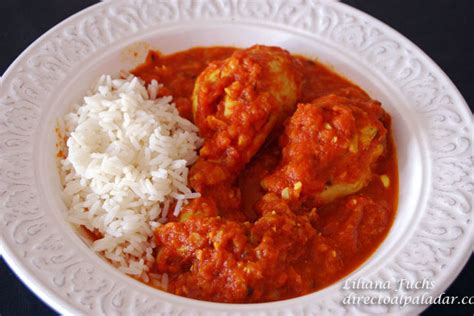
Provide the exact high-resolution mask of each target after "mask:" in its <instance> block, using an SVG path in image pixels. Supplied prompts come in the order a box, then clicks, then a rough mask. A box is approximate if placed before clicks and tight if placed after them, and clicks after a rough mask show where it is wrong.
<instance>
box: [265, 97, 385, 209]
mask: <svg viewBox="0 0 474 316" xmlns="http://www.w3.org/2000/svg"><path fill="white" fill-rule="evenodd" d="M384 115H386V114H385V112H384V111H383V110H382V108H381V106H380V103H378V102H376V101H362V100H360V101H359V100H354V99H347V98H344V97H340V96H335V95H329V96H326V97H322V98H319V99H317V100H315V101H313V102H312V103H308V104H299V105H298V108H297V110H296V112H295V114H294V115H293V116H292V117H291V119H290V120H289V121H288V123H287V125H286V128H285V133H284V134H283V136H282V138H281V140H280V143H281V146H282V148H283V157H282V161H281V162H280V165H279V166H278V167H277V169H276V171H275V172H274V173H273V174H271V175H269V176H267V177H266V178H264V179H263V180H262V186H263V187H264V189H266V190H268V191H272V192H277V193H279V194H281V196H282V197H283V198H284V199H287V200H291V199H298V200H308V199H309V200H312V201H314V202H315V203H316V205H322V204H326V203H329V202H331V201H333V200H335V199H337V198H339V197H342V196H346V195H348V194H352V193H354V192H357V191H359V190H360V189H362V188H363V187H365V186H366V185H367V183H368V182H369V180H370V178H371V176H372V171H371V167H372V165H373V163H374V162H375V161H376V160H377V158H379V157H380V156H381V155H382V153H383V152H384V149H385V143H386V133H387V130H386V129H385V127H384V125H383V123H382V121H381V119H383V117H384Z"/></svg>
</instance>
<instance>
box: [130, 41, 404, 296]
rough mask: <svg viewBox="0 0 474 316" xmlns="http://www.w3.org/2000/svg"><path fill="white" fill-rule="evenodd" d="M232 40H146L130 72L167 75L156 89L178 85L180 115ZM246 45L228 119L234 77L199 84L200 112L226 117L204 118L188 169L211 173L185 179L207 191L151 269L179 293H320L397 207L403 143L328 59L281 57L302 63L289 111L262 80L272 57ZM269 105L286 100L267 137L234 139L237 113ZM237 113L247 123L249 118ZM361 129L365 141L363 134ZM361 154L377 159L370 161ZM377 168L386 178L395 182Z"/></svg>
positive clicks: (376, 240)
mask: <svg viewBox="0 0 474 316" xmlns="http://www.w3.org/2000/svg"><path fill="white" fill-rule="evenodd" d="M236 51H238V50H237V49H235V48H228V47H210V48H193V49H190V50H187V51H182V52H178V53H175V54H172V55H161V54H160V53H159V52H155V51H150V52H149V54H148V56H147V58H146V61H145V63H144V64H143V65H141V66H139V67H138V68H136V69H134V70H133V71H132V73H134V74H135V75H137V76H139V77H141V78H142V79H144V80H145V81H147V82H150V81H151V80H152V79H156V80H157V81H158V82H160V83H162V84H163V85H164V88H162V89H161V90H160V92H159V93H160V95H173V96H174V100H175V103H176V105H177V107H178V109H179V111H180V114H181V115H182V116H183V117H186V118H188V119H190V120H192V119H193V108H192V94H193V90H194V86H195V82H196V79H197V78H198V76H200V74H201V73H202V72H203V71H204V70H205V69H207V70H206V71H207V72H208V73H209V69H218V68H219V67H224V66H222V65H224V63H225V62H222V61H223V60H225V59H227V58H229V57H230V56H231V55H232V54H233V53H234V52H236ZM239 54H240V55H239ZM246 54H247V51H242V53H238V54H237V55H232V56H234V57H235V56H237V57H235V58H236V60H238V65H239V66H237V67H240V66H242V65H243V66H242V67H247V68H245V69H246V70H245V71H247V72H248V73H249V74H250V75H248V74H246V73H244V72H236V73H239V74H238V75H234V77H233V79H232V80H234V81H239V80H240V79H242V78H245V80H241V81H240V83H239V84H237V85H234V86H233V89H234V88H235V87H236V86H237V88H236V89H237V92H235V91H233V92H232V93H234V92H235V93H236V95H239V96H240V98H241V99H238V100H239V102H240V101H242V102H241V103H239V105H238V106H237V107H236V108H235V110H234V111H235V112H233V113H232V117H231V118H228V117H226V116H225V115H223V113H224V112H222V111H224V110H225V109H223V108H222V107H223V104H224V103H223V101H222V100H221V99H220V97H219V93H221V94H222V93H223V92H222V91H221V90H223V89H224V88H225V87H229V84H230V83H231V82H232V80H231V79H229V78H228V77H225V78H222V80H221V81H219V83H218V84H217V83H216V85H213V84H209V85H208V87H206V88H205V89H204V90H205V91H204V92H202V91H201V94H202V95H201V98H203V99H204V100H205V101H206V102H208V103H206V104H211V105H210V107H209V111H208V112H206V116H205V117H204V120H203V122H208V117H210V116H212V119H217V120H218V121H219V122H220V123H219V124H221V125H218V127H216V128H215V129H214V130H213V129H212V128H213V127H212V126H211V128H209V126H206V127H205V128H204V127H202V124H201V123H199V122H197V124H198V127H200V129H201V131H202V132H205V133H204V134H205V141H206V142H207V144H213V145H212V146H207V147H206V143H205V145H204V147H203V148H205V149H201V153H200V155H201V158H200V161H199V162H198V163H197V164H196V165H195V166H193V169H192V170H191V177H192V176H193V174H203V175H205V177H204V178H205V179H197V180H196V178H194V179H193V178H191V179H190V181H191V184H192V185H193V188H194V189H195V190H197V191H199V192H201V193H202V195H203V198H200V199H197V200H194V201H192V202H191V203H190V204H188V205H187V206H185V207H184V208H183V209H182V212H181V215H180V216H179V218H170V222H169V223H168V224H166V225H163V226H161V227H159V228H158V229H157V231H156V233H155V236H156V239H157V244H158V247H157V260H156V271H154V272H158V273H167V274H168V275H169V286H168V291H170V292H172V293H175V294H178V295H182V296H187V297H192V298H197V299H201V300H209V301H219V302H238V303H252V302H266V301H275V300H281V299H286V298H291V297H295V296H300V295H304V294H307V293H311V292H314V291H316V290H319V289H321V288H324V287H326V286H328V285H330V284H331V283H333V282H335V281H337V280H338V279H341V278H342V277H344V276H346V275H347V274H349V273H350V272H352V271H353V270H354V269H356V268H357V267H358V266H359V265H361V264H362V263H363V262H364V261H365V260H367V258H368V257H370V256H371V255H372V254H373V253H374V251H375V250H376V249H377V247H378V246H379V245H380V244H381V243H382V241H383V240H384V238H385V237H386V235H387V233H388V231H389V229H390V227H391V225H392V223H393V220H394V217H395V213H396V208H397V197H398V170H397V159H396V150H395V146H394V143H393V139H392V136H391V135H392V127H391V121H390V116H389V115H388V114H387V113H385V112H384V111H383V109H382V108H381V107H380V104H379V103H378V102H376V101H373V100H371V99H370V97H369V96H368V95H367V94H366V93H365V92H364V91H363V90H362V89H360V88H359V87H358V86H356V85H355V84H353V83H351V82H350V81H348V80H347V79H345V78H343V77H341V76H340V75H338V74H336V73H334V72H333V71H331V70H330V69H329V68H327V67H326V66H324V65H322V64H320V63H318V62H316V61H313V60H310V59H308V58H305V57H302V56H293V57H292V58H293V59H294V62H295V65H292V64H291V65H287V64H283V66H282V67H284V68H285V71H286V70H288V69H290V68H291V69H292V67H296V68H295V69H296V70H297V71H296V72H295V73H297V74H298V75H295V76H294V78H293V77H292V75H289V78H290V79H294V80H295V82H296V83H298V87H299V88H298V89H299V91H298V99H297V103H299V105H298V106H297V107H296V106H295V107H294V108H293V109H291V111H290V112H289V113H287V112H285V111H287V109H283V110H282V108H281V107H278V104H279V103H278V102H277V101H275V100H274V99H272V97H271V96H270V97H269V96H267V95H265V92H264V91H265V89H266V88H268V86H271V84H272V82H271V81H268V82H267V81H265V80H266V79H268V78H271V76H273V74H272V75H266V74H265V73H264V72H265V71H264V70H261V69H260V68H262V69H264V67H265V62H266V61H262V60H261V59H259V57H258V56H257V57H255V56H254V57H248V56H246ZM249 55H250V53H249ZM252 58H254V59H252ZM284 58H286V57H284ZM253 62H255V63H256V65H254V64H252V63H253ZM259 63H260V64H259ZM209 65H211V66H209ZM262 65H263V66H262ZM208 66H209V67H208ZM206 67H208V68H206ZM212 67H214V68H212ZM286 67H288V69H286ZM248 69H250V70H248ZM291 69H290V70H291ZM254 71H256V73H253V72H254ZM260 72H261V73H260ZM262 73H263V74H262ZM252 74H255V76H257V77H252ZM289 74H290V73H289ZM299 75H301V80H302V81H301V84H300V82H299V80H300V79H298V78H299ZM246 76H248V77H246ZM258 76H260V77H258ZM262 76H263V77H262ZM265 76H268V77H265ZM297 77H298V78H297ZM252 78H254V79H255V78H257V79H258V80H257V79H255V80H254V79H252ZM262 78H263V79H262ZM219 80H220V79H219ZM252 80H254V81H252ZM250 82H253V83H250ZM261 82H267V83H265V84H263V83H262V85H265V86H266V88H265V87H263V88H262V87H259V86H258V85H259V83H261ZM218 85H222V86H223V87H220V86H219V87H218ZM221 88H222V89H221ZM219 89H220V90H219ZM246 89H247V90H246ZM259 89H261V90H259ZM262 91H263V92H262ZM226 93H228V92H226ZM242 95H243V97H242ZM262 95H263V96H264V97H261V96H262ZM208 98H213V99H208ZM209 102H210V103H209ZM213 102H214V103H213ZM265 102H266V103H265ZM212 104H216V106H215V107H213V106H212ZM265 106H268V108H271V109H273V110H272V111H274V112H275V111H283V112H281V113H283V114H282V115H286V116H285V117H286V121H285V123H283V121H282V122H280V121H279V119H276V120H275V121H274V122H275V123H274V125H272V126H271V128H269V130H271V132H269V133H267V134H264V136H265V137H264V138H262V140H263V141H262V142H260V143H258V142H257V143H255V142H253V143H251V145H249V146H246V145H245V144H243V145H242V144H241V143H240V142H237V139H238V138H234V137H233V136H232V133H231V132H229V129H231V128H232V126H233V125H232V124H233V123H232V118H235V117H236V116H237V115H241V116H242V115H243V116H246V115H256V116H258V120H255V122H267V121H268V120H270V117H271V113H260V112H258V111H257V110H259V109H261V108H263V107H265ZM219 111H221V112H219ZM239 111H240V112H239ZM274 112H272V113H274ZM265 115H267V116H265ZM244 119H247V118H246V117H244ZM237 121H238V123H239V124H241V123H242V118H241V117H239V119H238V120H237ZM205 124H207V123H205ZM253 124H254V125H255V124H257V123H253ZM258 124H260V123H258ZM317 124H320V125H317ZM211 125H212V124H211ZM262 126H263V125H262ZM265 126H266V127H268V126H267V125H265ZM265 126H263V127H261V128H254V126H253V127H252V126H250V125H249V126H247V127H246V126H245V125H239V131H238V132H239V133H238V134H237V136H241V135H244V136H245V135H249V137H250V139H256V138H257V137H260V136H262V133H265V132H266V130H265V128H266V127H265ZM318 126H319V127H318ZM367 126H369V127H370V128H368V129H366V128H365V127H367ZM367 133H368V134H367ZM366 134H367V135H366ZM354 135H358V136H357V138H354ZM363 135H366V136H367V137H368V138H367V139H368V140H364V139H361V138H360V137H362V136H363ZM237 136H236V137H237ZM364 137H365V136H364ZM314 140H317V143H314ZM306 144H308V146H306ZM253 145H254V146H253ZM354 145H355V147H354ZM222 148H224V149H225V150H223V149H222ZM354 148H355V149H354ZM256 150H258V151H256ZM231 154H232V155H231ZM229 155H231V156H229ZM351 155H352V156H351ZM208 157H211V158H208ZM229 157H231V158H232V159H234V160H232V159H230V158H229ZM229 159H230V160H229ZM239 159H240V160H239ZM298 159H300V160H298ZM372 160H373V162H372ZM229 161H230V162H229ZM364 161H371V163H370V166H369V167H370V168H367V166H365V165H364ZM323 166H326V167H324V168H323ZM318 168H319V169H318ZM346 169H347V170H346ZM314 170H317V172H315V171H314ZM313 171H314V172H313ZM193 172H194V173H193ZM311 172H313V173H315V174H312V173H311ZM382 175H385V176H386V177H387V178H389V179H390V184H389V186H388V187H385V186H384V185H383V182H382V181H381V176H382ZM358 180H359V182H360V183H362V186H363V188H362V189H354V190H353V191H354V192H349V193H347V194H342V195H341V194H339V195H338V194H335V195H334V194H333V195H327V194H326V195H324V192H326V191H325V190H330V189H331V188H333V187H334V186H336V185H338V184H341V183H342V184H344V185H345V184H347V183H349V184H352V183H355V182H357V181H358ZM300 184H301V186H302V188H299V185H300ZM349 191H350V190H349ZM326 193H327V192H326ZM328 196H329V197H328Z"/></svg>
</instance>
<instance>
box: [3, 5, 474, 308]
mask: <svg viewBox="0 0 474 316" xmlns="http://www.w3.org/2000/svg"><path fill="white" fill-rule="evenodd" d="M136 43H141V44H136ZM143 43H147V45H149V46H147V45H145V44H143ZM255 43H260V44H269V45H278V46H282V47H284V48H287V49H288V50H290V51H291V52H293V53H299V54H304V55H307V56H310V57H315V58H318V59H320V60H321V61H323V62H324V63H327V64H330V65H332V66H333V67H334V68H335V69H336V70H337V71H338V72H339V73H342V74H344V75H345V76H347V77H348V78H350V79H352V80H353V81H355V82H356V83H358V84H359V85H361V86H362V87H363V88H364V89H366V91H368V92H369V94H370V95H371V96H372V97H374V98H376V99H379V100H380V101H382V103H383V104H384V107H385V108H386V109H387V111H388V112H389V113H390V114H391V115H392V118H393V122H394V132H395V141H396V143H397V147H398V163H399V169H400V197H399V210H398V214H397V217H396V220H395V223H394V225H393V227H392V229H391V231H390V233H389V235H388V237H387V238H386V240H385V241H384V242H383V244H382V246H381V247H380V248H379V249H378V250H377V252H376V253H375V254H374V255H373V256H372V257H371V258H370V259H369V260H368V261H367V262H366V263H365V264H364V265H363V266H361V267H360V268H359V269H357V270H356V271H355V272H353V273H352V274H351V275H350V278H351V279H355V278H359V277H364V278H365V279H367V280H392V281H394V280H398V279H401V278H404V279H407V280H411V281H417V280H422V279H423V278H427V279H429V280H431V281H433V282H434V288H432V289H430V290H420V291H414V292H411V294H413V295H417V294H419V295H421V294H422V293H427V294H429V295H434V296H436V295H438V294H439V293H441V292H442V291H443V290H444V289H446V288H447V287H448V285H449V284H450V283H451V282H452V281H453V279H454V278H455V277H456V275H457V274H458V273H459V271H460V270H461V268H462V266H463V265H464V263H465V262H466V261H467V259H468V257H469V255H470V253H471V251H472V216H473V210H472V204H473V203H472V190H473V180H472V169H473V165H472V160H471V156H472V149H473V148H472V142H473V137H472V121H471V115H470V111H469V110H468V108H467V105H466V103H465V101H464V100H463V98H462V96H461V95H460V94H459V92H458V90H457V89H456V88H455V87H454V85H453V84H452V82H451V81H450V80H449V79H448V78H447V77H446V75H445V74H444V73H443V72H442V71H441V70H440V69H439V68H438V67H437V66H436V65H435V64H434V63H433V62H432V61H431V60H430V59H429V57H427V56H426V55H425V54H424V53H423V52H422V51H420V49H418V48H417V47H416V46H415V45H413V44H412V43H411V42H409V41H408V40H407V39H406V38H404V37H403V36H401V35H400V34H398V33H396V32H395V31H393V30H392V29H391V28H389V27H388V26H386V25H384V24H382V23H381V22H379V21H377V20H375V19H374V18H372V17H370V16H367V15H366V14H364V13H361V12H359V11H357V10H355V9H353V8H350V7H348V6H346V5H344V4H341V3H336V2H328V3H325V2H318V1H304V0H297V1H284V0H279V1H271V0H248V1H232V0H229V1H227V0H213V1H205V0H200V1H198V0H193V1H178V0H170V1H153V0H134V1H122V0H119V1H108V2H105V3H100V4H97V5H95V6H93V7H91V8H89V9H86V10H84V11H82V12H80V13H78V14H76V15H74V16H72V17H71V18H69V19H67V20H66V21H64V22H62V23H61V24H59V25H58V26H56V27H55V28H53V29H52V30H50V31H49V32H48V33H46V34H45V35H44V36H42V37H41V38H40V39H39V40H37V41H36V42H35V43H34V44H32V45H31V46H30V47H29V48H28V49H27V50H26V51H25V52H24V53H23V54H22V55H21V56H20V57H19V58H18V59H17V60H16V61H15V62H14V63H13V64H12V65H11V66H10V68H9V69H8V70H7V72H6V73H5V75H4V77H3V81H2V85H1V87H0V102H1V106H0V201H1V204H0V205H1V209H0V231H1V236H2V245H1V246H2V247H1V248H2V249H1V251H2V255H3V256H4V257H5V259H6V260H7V262H8V263H9V265H10V266H11V267H12V268H13V269H14V270H15V272H16V273H17V274H18V275H19V276H20V277H21V278H22V280H23V281H24V282H25V283H26V284H27V285H28V286H29V287H30V288H32V290H33V291H34V292H35V293H36V294H38V295H39V296H40V297H41V298H42V299H44V300H45V301H46V302H47V303H48V304H50V305H51V306H52V307H54V308H55V309H57V310H58V311H59V312H62V313H76V314H77V313H84V314H105V313H106V314H119V313H123V314H145V313H165V312H166V313H173V314H174V313H184V314H188V313H199V314H208V313H209V314H211V313H222V312H232V314H234V315H239V314H241V313H244V312H253V313H258V314H270V313H277V312H281V313H290V312H291V313H294V314H299V313H303V312H308V313H312V314H314V313H318V314H343V313H347V312H359V313H384V314H385V313H388V312H390V313H394V314H395V313H399V312H403V313H416V312H420V311H421V310H422V309H423V308H425V307H426V306H421V305H411V306H407V307H405V308H404V309H402V310H400V308H401V307H400V306H399V305H382V306H369V305H343V304H342V303H341V302H342V298H343V297H345V296H348V295H350V294H351V293H353V292H354V293H356V294H358V295H360V294H363V293H364V291H349V290H343V289H342V288H341V286H342V282H343V281H340V282H338V283H336V284H334V285H333V286H330V287H328V288H326V289H323V290H321V291H319V292H316V293H314V294H310V295H306V296H303V297H299V298H295V299H291V300H286V301H280V302H275V303H266V304H251V305H232V304H217V303H208V302H202V301H196V300H191V299H187V298H182V297H178V296H174V295H171V294H168V293H164V292H161V291H159V290H156V289H153V288H151V287H148V286H146V285H144V284H141V283H139V282H137V281H135V280H133V279H132V278H130V277H127V276H125V275H122V274H120V273H119V272H118V271H116V270H115V269H114V268H113V267H111V266H110V265H108V264H107V263H106V262H104V261H103V260H101V259H100V258H99V257H98V256H96V255H95V254H94V253H93V252H92V251H90V250H89V249H88V247H87V246H86V245H85V244H84V243H83V242H82V241H81V239H80V238H79V237H78V236H77V235H76V234H75V232H74V231H73V230H72V229H71V227H70V226H69V225H68V224H67V223H66V222H65V220H64V216H63V214H64V205H63V204H62V202H61V200H60V198H59V192H60V186H59V179H58V175H57V172H56V169H55V159H54V153H55V148H54V144H55V133H54V126H55V125H54V124H55V118H56V117H58V116H60V115H62V114H63V113H65V112H66V111H67V109H68V107H69V105H70V104H71V103H72V102H73V101H77V100H78V99H79V98H80V97H81V95H82V94H84V91H85V90H86V89H87V88H88V87H89V86H90V85H91V84H92V83H93V81H94V80H95V79H96V78H97V76H98V75H99V74H101V73H112V74H118V72H119V71H120V70H121V69H129V68H130V67H132V66H133V65H136V64H137V62H139V61H140V60H143V58H144V54H145V53H146V49H147V48H148V47H153V48H157V49H160V50H161V51H162V52H165V53H169V52H174V51H177V50H182V49H186V48H190V47H193V46H206V45H234V46H240V47H245V46H249V45H252V44H255ZM130 51H138V52H140V54H139V56H138V57H137V58H132V57H131V54H130ZM365 293H368V294H376V293H375V292H370V291H365ZM379 294H380V293H379ZM384 294H385V295H389V296H394V295H400V294H401V293H400V292H398V293H397V292H394V291H388V292H384Z"/></svg>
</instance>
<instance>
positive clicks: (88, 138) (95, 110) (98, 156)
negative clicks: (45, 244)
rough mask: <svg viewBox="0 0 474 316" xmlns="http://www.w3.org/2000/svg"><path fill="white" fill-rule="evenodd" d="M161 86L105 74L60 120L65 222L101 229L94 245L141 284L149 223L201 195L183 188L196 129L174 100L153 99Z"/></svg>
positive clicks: (150, 240) (148, 259)
mask: <svg viewBox="0 0 474 316" xmlns="http://www.w3.org/2000/svg"><path fill="white" fill-rule="evenodd" d="M159 88H160V85H159V84H158V83H157V82H156V81H152V82H151V84H149V85H148V87H146V86H145V84H144V82H142V81H141V80H140V79H139V78H137V77H134V76H132V75H129V76H128V77H127V79H112V78H111V77H110V76H107V75H103V76H102V77H100V79H99V81H98V83H97V85H96V86H95V87H94V88H93V89H92V91H91V92H90V93H89V94H88V95H87V96H86V97H84V100H83V104H81V105H75V106H74V108H73V110H72V112H71V113H69V114H67V115H66V116H65V117H64V119H63V121H61V120H60V122H59V124H58V125H59V129H60V133H63V135H65V136H66V137H67V143H66V148H64V150H65V152H66V153H67V156H66V158H65V159H62V160H61V161H60V168H61V174H62V180H63V185H64V191H63V193H64V194H63V199H64V202H65V203H66V206H67V207H68V219H69V221H70V222H71V223H73V224H76V225H79V226H80V225H82V226H84V227H85V228H87V229H88V230H90V231H98V232H99V233H100V234H101V235H102V236H103V237H102V238H101V239H98V240H96V241H95V242H94V243H93V244H92V249H93V250H94V251H96V252H99V253H101V254H102V255H103V256H104V257H105V258H107V259H108V260H109V261H110V262H111V263H112V264H113V265H114V266H116V267H117V268H119V270H121V271H122V272H124V273H127V274H130V275H133V276H136V277H139V278H142V279H143V280H145V281H146V282H148V281H149V280H150V279H149V277H148V271H149V269H150V267H151V265H152V264H153V261H154V258H153V255H152V252H153V247H155V243H154V236H153V230H154V228H156V227H157V226H159V225H161V224H162V223H164V222H166V216H167V214H168V212H169V208H170V206H171V205H172V204H173V203H175V205H176V207H175V208H174V209H173V210H172V212H173V215H175V216H177V215H179V212H180V209H181V206H182V205H184V204H186V203H187V200H188V199H191V198H197V197H199V194H198V193H193V192H192V191H191V190H190V189H189V187H188V186H187V178H188V166H189V165H190V164H192V163H193V162H194V161H195V160H196V159H197V149H198V147H199V146H201V144H202V140H201V139H200V138H199V136H198V133H197V132H198V129H197V127H196V126H195V125H193V124H192V123H191V122H189V121H187V120H185V119H183V118H181V117H180V116H179V114H178V111H177V109H176V107H175V105H174V104H173V103H172V97H162V98H156V96H157V92H158V89H159ZM154 279H156V278H154ZM166 280H167V277H166V276H165V277H164V279H163V280H162V283H167V282H166ZM163 286H165V287H166V284H163Z"/></svg>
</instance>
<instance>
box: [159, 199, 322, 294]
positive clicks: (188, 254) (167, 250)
mask: <svg viewBox="0 0 474 316" xmlns="http://www.w3.org/2000/svg"><path fill="white" fill-rule="evenodd" d="M206 207H208V206H206ZM211 208H212V206H211ZM257 208H258V211H259V213H260V214H262V216H261V217H260V218H259V219H258V220H257V221H256V222H255V223H254V224H251V223H249V222H244V223H239V222H235V221H229V220H226V219H223V218H221V217H215V216H214V217H206V216H202V214H201V212H200V211H196V212H194V214H196V215H191V216H188V217H187V218H186V219H184V220H181V221H180V222H170V223H167V224H165V225H162V226H159V227H158V228H157V229H156V231H155V237H156V242H157V245H158V249H159V251H158V254H157V257H156V269H157V271H158V272H159V273H168V275H169V277H170V282H169V286H168V290H169V291H170V292H172V293H175V294H178V295H184V296H187V297H191V298H197V299H204V298H207V299H209V298H211V300H213V301H218V302H230V303H232V302H233V303H243V302H260V301H272V300H276V299H278V298H280V297H294V296H296V295H299V294H301V293H307V292H309V291H310V290H311V289H312V286H313V285H312V283H313V282H312V281H311V280H310V279H309V278H308V277H305V276H303V275H302V273H303V271H301V268H300V267H299V266H298V264H300V263H301V262H305V258H307V257H308V256H310V255H312V254H309V253H308V252H307V251H305V249H306V248H305V247H306V246H308V247H311V246H312V243H313V242H314V238H317V235H318V234H317V231H316V230H315V229H314V228H313V227H312V226H311V224H310V222H309V219H308V216H307V215H303V216H297V215H295V214H294V213H293V212H292V211H291V210H290V209H289V207H288V205H287V203H286V202H285V201H283V200H282V199H281V198H280V197H278V196H277V195H275V194H273V193H269V194H267V195H265V196H264V197H263V198H262V199H261V200H260V201H259V203H258V206H257ZM206 212H208V210H207V211H204V213H206ZM211 213H212V211H211ZM318 243H319V246H320V248H324V249H326V250H327V251H330V246H329V245H326V244H325V241H324V240H323V239H322V238H319V239H318ZM323 243H324V244H323ZM319 253H320V252H319ZM325 257H328V256H322V259H323V258H325ZM288 267H290V268H288ZM303 270H304V269H303Z"/></svg>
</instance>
